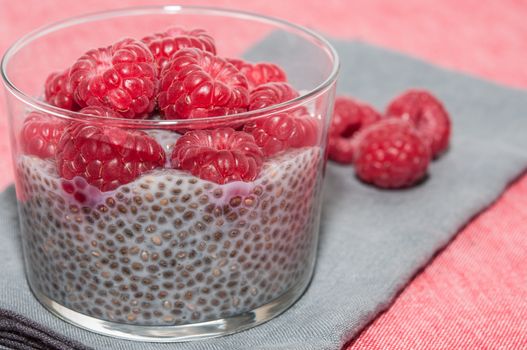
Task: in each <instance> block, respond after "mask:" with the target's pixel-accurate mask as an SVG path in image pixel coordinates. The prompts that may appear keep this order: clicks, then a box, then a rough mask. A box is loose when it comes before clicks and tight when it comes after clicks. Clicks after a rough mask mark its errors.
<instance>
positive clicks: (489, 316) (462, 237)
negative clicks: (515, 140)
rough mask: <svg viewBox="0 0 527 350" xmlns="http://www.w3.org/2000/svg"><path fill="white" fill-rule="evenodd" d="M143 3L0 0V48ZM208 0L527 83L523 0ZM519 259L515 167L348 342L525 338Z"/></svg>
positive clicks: (522, 234) (1, 132)
mask: <svg viewBox="0 0 527 350" xmlns="http://www.w3.org/2000/svg"><path fill="white" fill-rule="evenodd" d="M163 2H166V1H158V2H157V3H163ZM184 3H185V4H189V3H192V4H204V2H203V1H185V2H184ZM142 4H145V2H144V1H135V0H127V1H111V2H110V1H105V0H92V1H89V2H87V1H57V0H46V1H39V0H18V1H11V0H0V53H3V52H4V50H5V49H6V48H7V46H8V45H9V44H10V43H11V42H12V41H14V40H15V39H16V38H17V37H19V36H20V35H22V34H24V33H26V32H27V31H29V30H32V29H34V28H35V27H37V26H40V25H43V24H46V23H49V22H52V21H55V20H58V19H62V18H64V17H68V16H72V15H77V14H82V13H85V12H93V11H99V10H103V9H108V8H116V7H125V6H131V5H142ZM213 4H214V5H215V6H222V7H230V8H238V9H245V10H249V11H253V12H260V13H263V14H267V15H272V16H278V17H281V18H284V19H287V20H290V21H293V22H297V23H299V24H303V25H306V26H309V27H312V28H315V29H317V30H319V31H321V32H323V33H325V34H328V35H330V36H333V37H338V38H344V39H352V38H361V39H363V40H366V41H369V42H372V43H376V44H379V45H382V46H386V47H390V48H394V49H396V50H399V51H403V52H406V53H409V54H413V55H416V56H419V57H422V58H424V59H427V60H429V61H431V62H433V63H436V64H439V65H442V66H446V67H450V68H455V69H457V70H461V71H465V72H469V73H471V74H475V75H479V76H482V77H485V78H488V79H493V80H496V81H499V82H502V83H505V84H508V85H513V86H517V87H527V69H525V68H524V67H525V57H526V56H527V40H525V38H526V37H527V21H526V20H525V19H526V18H527V2H526V1H523V0H502V1H490V0H489V1H485V0H483V1H482V0H436V1H423V0H405V1H397V2H395V1H391V0H373V1H372V0H355V1H346V0H342V1H338V0H328V1H306V0H294V1H287V2H286V1H258V2H256V1H255V2H251V3H249V2H247V1H243V0H230V1H229V0H222V1H214V2H213ZM351 78H352V77H341V79H351ZM0 115H2V118H0V169H2V171H1V172H0V186H1V187H4V186H6V185H7V184H9V183H10V182H12V179H13V176H12V170H11V169H12V168H11V163H10V154H9V141H8V137H7V122H6V118H5V116H4V115H5V103H4V100H3V99H2V100H1V102H0ZM497 117H499V116H497ZM526 137H527V131H526ZM526 152H527V150H526ZM350 174H351V172H350ZM350 176H351V175H350ZM526 266H527V177H524V178H523V179H520V180H519V181H518V182H517V183H515V184H514V185H513V186H511V187H510V189H509V190H507V192H506V193H505V194H504V195H503V197H502V198H501V199H499V200H498V201H497V203H496V204H495V205H493V206H492V207H491V208H489V209H488V210H487V211H486V212H484V213H483V214H481V215H480V216H479V217H477V218H475V219H474V220H473V221H472V222H471V223H470V224H469V225H467V227H466V228H465V229H464V230H463V231H462V232H460V234H459V235H458V236H457V238H456V239H455V240H454V241H453V242H452V243H451V244H450V245H449V246H448V247H447V248H446V249H445V250H444V251H443V252H441V253H440V254H439V255H438V256H437V257H436V259H435V260H434V261H432V262H431V263H430V265H429V266H428V267H427V268H426V269H424V271H422V272H421V273H420V274H419V275H418V276H417V277H416V278H415V280H414V281H413V282H412V283H411V284H410V285H409V286H408V287H407V288H406V289H405V290H404V291H403V292H402V293H401V295H400V296H399V297H398V298H397V300H396V301H395V303H394V304H393V305H392V306H391V308H390V309H389V310H388V311H387V312H385V313H384V314H383V315H381V316H380V317H378V318H377V319H376V320H375V321H374V322H373V323H372V324H371V325H370V326H369V327H368V328H367V329H366V330H365V331H364V332H363V333H362V334H360V336H359V337H358V338H357V339H355V340H353V341H352V342H350V344H349V346H348V349H414V348H416V349H417V348H418V349H459V348H470V349H498V348H499V349H522V348H527V268H526Z"/></svg>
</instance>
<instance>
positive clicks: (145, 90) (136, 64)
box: [70, 39, 157, 118]
mask: <svg viewBox="0 0 527 350" xmlns="http://www.w3.org/2000/svg"><path fill="white" fill-rule="evenodd" d="M70 83H71V86H72V87H73V92H74V97H75V101H76V102H77V103H78V104H79V106H81V107H86V106H106V107H109V108H111V109H113V110H114V111H116V112H119V113H120V114H121V115H122V116H123V117H124V118H146V117H148V114H149V113H150V112H152V110H153V109H154V106H155V95H156V91H155V90H156V85H157V78H156V64H155V62H154V57H153V56H152V53H151V52H150V50H149V49H148V48H147V47H146V46H145V44H143V43H142V42H140V41H137V40H134V39H124V40H121V41H119V42H117V43H115V44H113V45H111V46H109V47H105V48H99V49H96V50H90V51H88V52H87V53H85V54H84V55H83V56H81V58H79V60H78V61H77V62H76V63H75V64H74V65H73V67H71V71H70Z"/></svg>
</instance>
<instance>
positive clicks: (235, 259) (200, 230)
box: [2, 6, 338, 342]
mask: <svg viewBox="0 0 527 350" xmlns="http://www.w3.org/2000/svg"><path fill="white" fill-rule="evenodd" d="M174 24H176V25H178V26H183V27H188V28H203V29H205V30H207V31H208V32H209V33H210V34H211V35H212V36H213V37H214V38H215V41H216V45H217V51H218V53H219V54H221V55H222V56H227V57H240V56H241V55H242V54H243V53H244V52H247V51H251V49H252V48H254V47H255V46H258V45H259V44H260V43H261V42H263V43H264V44H265V43H267V44H266V45H267V48H266V49H263V50H259V51H258V57H257V58H258V59H259V60H260V61H270V62H275V63H278V64H280V65H282V66H283V67H285V69H286V72H287V74H288V78H289V81H290V82H291V84H292V85H293V86H294V87H295V88H296V89H298V90H299V91H301V92H302V94H301V96H300V97H298V98H295V99H294V100H291V101H289V102H285V103H282V104H280V105H276V106H272V107H268V108H265V109H262V110H258V111H253V112H246V113H240V114H235V115H228V116H218V117H209V118H202V119H194V120H123V119H114V118H101V117H96V116H91V115H84V114H81V113H78V112H71V111H67V110H63V109H60V108H57V107H53V106H51V105H49V104H46V103H45V102H43V99H42V95H43V84H44V81H45V79H46V77H47V75H48V74H49V73H50V72H52V71H57V70H61V69H64V68H65V67H67V66H69V65H70V64H71V63H72V62H74V61H75V60H76V59H77V58H78V57H79V56H80V55H81V54H82V53H84V52H85V51H87V50H89V49H91V48H96V47H104V46H107V45H109V44H111V43H112V42H115V41H117V40H118V39H121V38H123V37H135V38H141V37H144V36H145V35H148V34H150V33H153V32H160V31H162V30H164V29H165V28H167V27H170V26H173V25H174ZM269 38H274V40H278V41H279V42H280V43H281V45H271V46H269ZM284 40H285V43H286V45H284ZM263 47H266V46H265V45H264V46H263ZM269 47H272V49H269ZM337 73H338V58H337V55H336V53H335V50H334V49H333V48H332V47H331V45H330V44H329V43H328V42H327V41H326V40H324V39H323V38H322V37H320V36H319V35H317V34H315V33H313V32H312V31H310V30H308V29H305V28H302V27H300V26H297V25H293V24H290V23H287V22H284V21H281V20H277V19H272V18H268V17H264V16H258V15H253V14H248V13H242V12H236V11H228V10H221V9H214V8H199V7H185V6H165V7H143V8H133V9H127V10H120V11H112V12H104V13H98V14H94V15H88V16H84V17H78V18H73V19H70V20H66V21H63V22H59V23H56V24H53V25H51V26H48V27H45V28H42V29H40V30H37V31H35V32H32V33H30V34H28V35H26V36H25V37H23V38H21V39H20V40H19V41H17V42H16V43H15V44H14V45H13V46H12V47H11V48H10V49H9V50H8V51H7V53H6V54H5V56H4V58H3V61H2V77H3V80H4V84H5V86H6V88H7V101H8V108H9V113H8V116H9V121H10V136H11V141H12V155H13V162H14V166H15V169H16V191H17V199H18V209H19V215H20V224H21V234H22V243H23V249H24V256H25V266H26V275H27V280H28V282H29V285H30V287H31V289H32V291H33V293H34V294H35V296H36V297H37V299H38V300H39V301H40V302H41V303H42V304H43V305H44V306H45V307H46V308H47V309H49V310H50V311H51V312H53V313H54V314H55V315H57V316H59V317H60V318H62V319H64V320H66V321H69V322H71V323H73V324H75V325H77V326H79V327H82V328H85V329H88V330H91V331H94V332H98V333H101V334H105V335H110V336H115V337H121V338H125V339H132V340H146V341H160V342H163V341H186V340H192V339H202V338H208V337H214V336H220V335H225V334H229V333H233V332H236V331H240V330H242V329H246V328H248V327H252V326H255V325H257V324H260V323H262V322H265V321H267V320H269V319H271V318H272V317H274V316H276V315H278V314H279V313H281V312H283V311H284V310H286V309H287V308H288V307H289V306H291V305H292V304H293V303H294V302H295V301H296V300H297V299H298V298H299V297H300V296H301V294H302V293H303V291H304V290H305V289H306V287H307V286H308V284H309V281H310V278H311V275H312V272H313V268H314V265H315V255H316V254H315V253H316V248H317V241H318V231H319V217H320V211H321V208H320V206H321V186H322V179H323V175H324V167H325V162H326V161H325V159H326V157H325V154H326V143H327V130H328V125H329V123H330V118H331V111H332V108H333V100H334V93H335V84H336V78H337ZM298 110H302V111H303V113H305V114H306V116H305V118H312V121H313V122H314V123H315V124H316V125H317V135H316V141H315V142H313V143H312V144H311V145H310V146H307V147H297V148H291V149H289V150H287V151H285V152H284V153H282V154H279V155H276V156H273V157H268V158H266V159H265V161H264V165H263V167H262V170H261V172H260V175H259V176H258V178H257V179H256V180H254V181H251V182H240V181H238V182H231V183H227V184H216V183H213V182H209V181H206V180H201V179H199V178H198V177H195V176H193V175H191V174H189V173H187V172H185V171H182V170H176V169H170V167H166V168H162V167H160V168H159V169H154V170H152V171H150V172H147V173H145V174H143V175H141V176H140V177H139V178H137V179H135V180H133V181H132V182H130V183H128V184H125V185H121V186H120V187H118V188H116V189H113V190H111V191H106V192H101V191H99V190H98V189H97V188H94V187H92V186H90V185H89V184H87V183H86V181H83V179H82V178H74V179H70V180H66V179H61V178H60V176H59V175H58V172H57V163H56V161H55V159H54V158H53V157H48V158H46V157H39V156H35V155H32V154H28V153H27V152H26V149H27V143H28V142H31V140H27V139H24V138H23V137H22V136H21V132H22V128H23V126H24V122H25V120H27V118H29V116H31V115H32V114H35V113H38V114H41V115H42V114H44V115H46V116H47V117H48V118H51V119H54V120H57V121H60V122H64V123H67V124H68V125H71V124H73V123H82V124H90V125H104V127H114V128H120V129H125V130H141V131H144V132H146V133H148V134H150V135H151V136H152V137H154V138H155V139H156V140H158V141H159V143H160V144H161V145H162V146H164V147H166V149H165V151H166V152H167V157H168V156H170V150H171V147H172V146H173V144H174V142H175V137H177V135H178V133H177V132H175V131H178V132H179V133H184V132H185V131H187V130H192V129H203V128H205V129H213V128H219V127H239V126H240V125H243V124H244V123H247V122H251V121H258V120H261V119H263V118H270V117H272V116H276V115H278V114H281V113H293V112H294V111H298ZM26 138H27V137H26Z"/></svg>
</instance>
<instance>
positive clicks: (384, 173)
mask: <svg viewBox="0 0 527 350" xmlns="http://www.w3.org/2000/svg"><path fill="white" fill-rule="evenodd" d="M356 143H357V145H356V147H355V155H354V162H355V171H356V173H357V176H358V177H359V178H360V179H362V180H363V181H365V182H368V183H371V184H374V185H375V186H378V187H381V188H401V187H407V186H410V185H413V184H415V183H416V182H417V181H419V180H420V179H422V178H423V176H424V175H425V174H426V170H427V168H428V164H429V163H430V158H431V157H430V147H429V146H428V144H427V143H426V142H425V141H424V140H423V139H422V136H421V134H420V133H419V132H417V130H415V129H414V127H413V126H412V125H411V124H410V123H409V122H407V121H404V120H397V119H384V120H381V121H380V122H377V123H375V124H373V125H371V126H369V127H367V128H365V129H364V130H362V131H360V132H359V134H358V135H357V138H356Z"/></svg>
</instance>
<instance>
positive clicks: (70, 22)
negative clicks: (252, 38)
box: [0, 5, 340, 127]
mask: <svg viewBox="0 0 527 350" xmlns="http://www.w3.org/2000/svg"><path fill="white" fill-rule="evenodd" d="M177 13H185V14H189V13H190V14H193V13H194V14H207V15H215V16H224V17H231V18H239V19H245V20H252V21H258V22H262V23H267V24H269V25H273V26H274V27H277V28H285V29H290V30H295V31H297V32H300V33H302V34H303V35H305V36H306V37H308V38H311V39H312V40H314V41H315V42H316V43H318V44H319V46H320V47H321V48H322V49H323V50H324V51H325V52H326V54H327V55H328V56H329V58H330V59H331V60H332V69H331V72H330V73H329V75H328V76H327V77H326V78H325V79H324V80H323V81H322V82H321V83H319V84H318V85H317V86H316V87H315V88H313V89H311V90H309V91H308V92H306V93H305V94H302V95H300V96H298V97H296V98H294V99H292V100H289V101H286V102H283V103H280V104H277V105H273V106H270V107H266V108H262V109H258V110H254V111H248V112H243V113H236V114H229V115H220V116H214V117H207V118H196V119H171V120H151V119H150V120H149V119H126V118H109V117H101V116H95V115H91V114H85V113H80V112H75V111H69V110H66V109H62V108H59V107H56V106H53V105H51V104H48V103H46V102H45V101H41V100H39V99H38V98H36V97H33V96H32V95H29V94H27V93H25V92H24V91H22V89H20V88H18V87H17V86H16V84H14V83H13V82H12V81H11V79H10V78H9V75H8V73H7V66H8V63H9V61H10V59H11V58H12V56H14V55H15V54H16V53H17V52H19V50H21V49H22V48H24V47H25V46H27V45H29V44H30V43H31V42H32V41H34V40H36V39H38V38H40V37H43V36H45V35H47V34H49V33H53V32H56V31H58V30H60V29H64V28H68V27H72V26H75V25H78V24H82V23H87V22H93V21H97V20H103V19H110V18H116V17H125V16H140V15H147V14H160V15H163V14H166V15H170V14H177ZM339 68H340V62H339V56H338V54H337V52H336V50H335V48H334V47H333V46H332V45H331V44H330V43H329V42H328V41H327V40H326V39H325V38H324V37H323V36H322V35H320V34H318V33H316V32H315V31H313V30H311V29H308V28H306V27H304V26H301V25H298V24H294V23H291V22H289V21H286V20H282V19H279V18H275V17H271V16H265V15H260V14H256V13H252V12H245V11H238V10H231V9H226V8H219V7H207V6H185V5H166V6H138V7H128V8H123V9H117V10H108V11H99V12H93V13H89V14H85V15H80V16H74V17H70V18H67V19H63V20H60V21H56V22H53V23H51V24H48V25H45V26H42V27H39V28H37V29H35V30H33V31H31V32H29V33H27V34H26V35H24V36H22V37H21V38H19V39H18V40H17V41H15V42H14V43H13V44H12V45H11V46H10V47H8V49H7V50H6V52H5V53H4V56H3V57H2V61H1V63H0V74H1V75H2V80H3V82H4V86H5V87H6V88H7V90H8V91H9V92H10V93H12V94H13V95H14V96H15V97H16V98H18V99H19V100H21V101H22V102H23V103H25V104H26V105H28V106H30V107H32V108H33V109H34V110H38V111H40V112H43V113H46V114H50V115H53V116H56V117H59V118H63V119H67V120H72V121H84V122H86V121H87V120H90V121H101V122H104V123H106V124H112V123H116V124H119V125H120V126H127V125H129V126H136V127H137V126H141V127H163V126H164V127H166V126H178V127H184V126H193V125H195V124H200V125H203V123H212V124H217V123H223V122H233V121H234V122H235V121H237V120H238V119H244V120H248V119H249V120H250V119H255V118H259V117H262V116H263V115H268V114H272V113H279V112H284V111H287V110H289V109H291V108H294V107H297V106H298V105H301V104H303V103H305V102H308V101H311V100H313V99H315V98H316V97H318V96H319V95H320V94H321V93H323V92H324V91H325V90H327V89H328V88H329V87H330V86H331V85H332V84H333V83H334V82H335V81H336V79H337V75H338V72H339Z"/></svg>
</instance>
